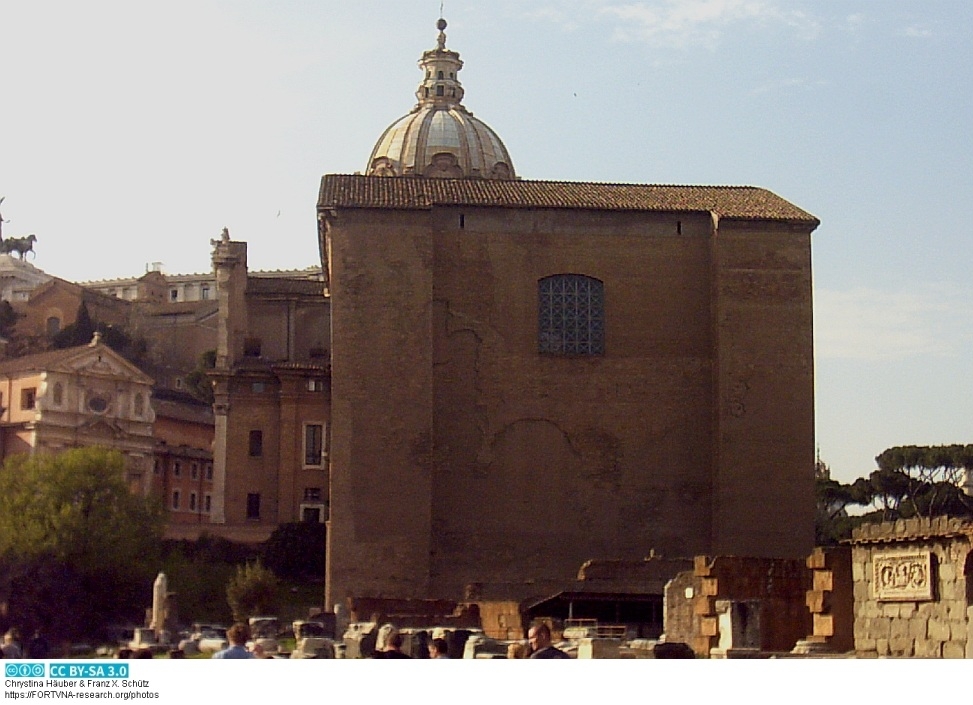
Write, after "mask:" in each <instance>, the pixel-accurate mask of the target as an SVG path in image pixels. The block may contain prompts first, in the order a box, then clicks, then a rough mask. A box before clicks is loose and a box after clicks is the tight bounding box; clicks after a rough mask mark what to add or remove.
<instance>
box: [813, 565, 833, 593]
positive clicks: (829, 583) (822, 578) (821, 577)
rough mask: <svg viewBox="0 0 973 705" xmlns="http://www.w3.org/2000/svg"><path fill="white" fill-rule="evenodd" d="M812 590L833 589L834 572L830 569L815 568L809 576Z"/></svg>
mask: <svg viewBox="0 0 973 705" xmlns="http://www.w3.org/2000/svg"><path fill="white" fill-rule="evenodd" d="M811 582H812V586H811V587H812V589H813V590H827V591H831V590H834V572H833V571H830V570H816V571H814V573H813V574H812V577H811Z"/></svg>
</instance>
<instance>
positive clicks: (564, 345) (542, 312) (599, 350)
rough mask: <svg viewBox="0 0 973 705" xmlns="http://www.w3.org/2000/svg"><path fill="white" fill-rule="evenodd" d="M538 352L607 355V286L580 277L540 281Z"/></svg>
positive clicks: (595, 280)
mask: <svg viewBox="0 0 973 705" xmlns="http://www.w3.org/2000/svg"><path fill="white" fill-rule="evenodd" d="M537 304H538V339H537V343H538V349H539V351H540V352H542V353H548V354H552V355H604V354H605V285H604V283H603V282H601V281H600V280H598V279H593V278H591V277H586V276H584V275H581V274H556V275H554V276H551V277H545V278H543V279H541V280H540V281H539V282H538V286H537Z"/></svg>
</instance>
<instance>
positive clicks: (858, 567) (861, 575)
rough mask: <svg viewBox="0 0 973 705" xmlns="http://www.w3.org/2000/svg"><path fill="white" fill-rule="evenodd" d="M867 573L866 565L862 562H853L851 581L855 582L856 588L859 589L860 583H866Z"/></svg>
mask: <svg viewBox="0 0 973 705" xmlns="http://www.w3.org/2000/svg"><path fill="white" fill-rule="evenodd" d="M866 573H867V571H866V570H865V564H864V563H862V562H861V561H852V563H851V579H852V580H854V581H855V587H858V584H859V583H863V582H864V581H865V575H866Z"/></svg>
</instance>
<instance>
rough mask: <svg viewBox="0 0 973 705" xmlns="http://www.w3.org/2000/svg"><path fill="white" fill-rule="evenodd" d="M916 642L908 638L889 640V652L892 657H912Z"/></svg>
mask: <svg viewBox="0 0 973 705" xmlns="http://www.w3.org/2000/svg"><path fill="white" fill-rule="evenodd" d="M914 648H915V641H913V640H912V639H909V638H908V637H893V638H891V639H889V651H890V654H891V655H892V656H897V657H900V658H908V657H909V656H912V652H913V650H914Z"/></svg>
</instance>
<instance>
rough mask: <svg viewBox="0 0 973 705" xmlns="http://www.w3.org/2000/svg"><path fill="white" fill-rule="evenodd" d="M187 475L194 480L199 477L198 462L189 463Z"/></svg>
mask: <svg viewBox="0 0 973 705" xmlns="http://www.w3.org/2000/svg"><path fill="white" fill-rule="evenodd" d="M189 476H190V477H191V478H193V479H194V480H197V479H199V463H197V462H195V461H194V462H193V463H191V464H190V465H189Z"/></svg>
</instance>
